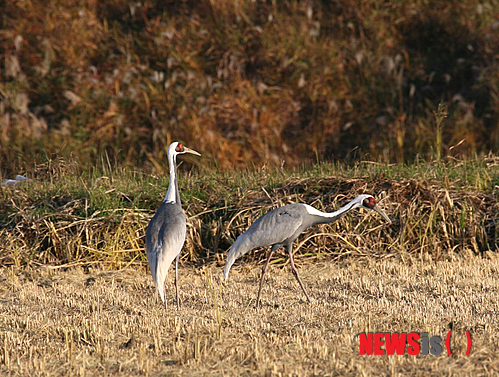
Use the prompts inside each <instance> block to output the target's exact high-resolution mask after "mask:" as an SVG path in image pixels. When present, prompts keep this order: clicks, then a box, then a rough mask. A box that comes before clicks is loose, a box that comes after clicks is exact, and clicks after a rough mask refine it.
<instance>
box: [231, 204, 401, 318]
mask: <svg viewBox="0 0 499 377" xmlns="http://www.w3.org/2000/svg"><path fill="white" fill-rule="evenodd" d="M354 208H365V209H373V210H375V211H376V212H378V213H379V214H380V215H381V216H383V218H384V219H385V220H386V221H388V222H389V223H391V220H390V218H389V217H388V216H387V215H386V214H385V213H384V212H383V211H382V210H381V209H379V208H378V207H376V200H375V199H374V198H373V197H372V196H371V195H366V194H364V195H359V196H357V197H356V198H355V199H354V200H352V201H351V202H350V203H348V204H346V205H345V206H343V207H341V208H340V209H339V210H337V211H335V212H331V213H326V212H321V211H319V210H318V209H315V208H314V207H312V206H309V205H308V204H302V203H294V204H288V205H285V206H283V207H280V208H276V209H273V210H272V211H270V212H267V213H266V214H265V215H263V216H261V217H260V218H258V219H257V220H256V221H255V222H254V223H253V224H252V225H251V226H250V227H249V228H248V230H247V231H246V232H244V233H243V234H241V235H240V236H239V237H237V240H236V242H234V244H233V245H232V246H231V248H230V250H229V254H228V255H227V261H226V263H225V268H224V278H225V279H228V277H229V271H230V268H231V267H232V265H233V264H234V262H235V260H236V259H237V258H239V257H241V256H243V255H244V254H246V253H247V252H249V251H251V250H253V249H255V248H257V247H263V246H270V245H271V246H272V248H271V249H270V254H269V256H268V258H267V261H266V262H265V264H264V265H263V268H262V276H261V278H260V287H259V288H258V296H257V298H256V307H257V308H258V307H259V305H260V293H261V291H262V284H263V278H264V276H265V272H266V271H267V267H268V264H269V262H270V258H272V254H274V252H275V251H276V250H278V249H279V248H281V247H285V248H286V249H287V251H288V253H289V261H290V264H291V271H292V272H293V275H294V276H295V278H296V280H297V281H298V284H300V287H301V289H302V290H303V293H305V296H306V297H307V300H308V301H309V302H310V297H309V295H308V293H307V291H306V289H305V286H304V285H303V283H302V281H301V279H300V277H299V276H298V271H297V270H296V266H295V262H294V260H293V242H294V240H295V239H296V238H298V236H299V235H300V234H301V233H302V232H303V231H304V230H305V229H307V228H309V227H311V226H313V225H318V224H327V223H332V222H334V221H336V220H338V219H339V218H340V217H342V216H343V215H345V214H346V213H347V212H349V211H351V210H352V209H354Z"/></svg>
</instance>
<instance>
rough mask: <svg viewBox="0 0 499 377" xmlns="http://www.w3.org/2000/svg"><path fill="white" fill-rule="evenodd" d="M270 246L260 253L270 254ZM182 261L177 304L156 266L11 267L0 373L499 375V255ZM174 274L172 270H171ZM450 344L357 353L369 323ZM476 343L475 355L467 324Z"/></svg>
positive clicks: (6, 272) (372, 328) (1, 306)
mask: <svg viewBox="0 0 499 377" xmlns="http://www.w3.org/2000/svg"><path fill="white" fill-rule="evenodd" d="M263 257H264V256H263V255H262V258H263ZM297 265H298V268H299V272H300V275H301V278H302V280H303V282H304V284H305V286H306V287H307V289H308V292H309V294H310V296H311V297H312V303H307V302H306V301H305V297H304V295H303V292H302V291H301V290H300V287H299V286H298V284H297V283H296V281H295V279H294V277H293V275H292V274H291V272H290V268H289V264H285V265H272V266H270V267H269V270H268V275H267V279H266V283H265V285H264V289H263V292H262V305H261V308H260V309H259V310H256V309H255V308H254V306H255V298H256V293H257V289H258V281H259V274H260V268H261V264H259V265H255V264H251V265H246V264H244V263H238V264H236V266H235V267H234V268H233V269H232V270H231V277H230V280H229V281H228V282H227V283H224V282H222V279H221V278H222V267H219V266H207V267H206V266H205V267H202V268H194V267H187V266H182V267H181V269H180V287H181V303H182V304H181V308H180V309H179V310H177V308H176V306H175V305H174V304H175V297H174V289H173V273H170V276H169V277H168V280H167V282H168V283H167V299H168V302H167V305H166V307H165V306H164V305H163V304H162V303H160V302H159V301H158V300H157V299H156V295H155V292H154V289H153V284H152V279H151V277H150V275H149V273H148V271H147V269H146V266H145V265H143V266H142V265H139V266H135V267H133V268H132V267H130V268H128V269H125V270H121V271H106V270H105V269H104V268H102V267H98V268H97V267H95V268H92V267H91V268H83V267H81V266H79V267H73V268H69V269H65V270H64V269H61V268H59V269H51V268H47V267H42V268H38V269H16V268H3V269H0V373H1V374H4V375H12V376H25V375H30V376H69V375H73V376H108V375H130V376H136V375H147V376H163V375H179V376H180V375H182V376H198V375H203V376H204V375H217V376H218V375H227V376H229V375H246V376H249V375H267V376H310V375H320V376H333V375H335V376H336V375H338V376H339V375H341V376H343V375H347V376H349V375H350V376H364V375H365V376H368V375H393V376H395V375H400V376H403V375H413V376H414V375H421V376H422V375H425V376H432V375H435V376H436V375H453V376H459V375H462V376H465V375H466V376H469V375H472V374H475V375H480V376H485V375H497V374H499V357H498V355H499V333H498V328H499V288H498V287H499V274H498V272H499V257H497V256H495V255H493V254H491V255H488V256H486V257H485V258H481V257H476V256H472V255H471V254H470V255H469V256H466V257H456V258H455V260H453V261H445V262H438V263H435V262H431V261H424V260H420V259H413V258H411V257H407V258H404V260H399V259H394V258H391V259H385V260H383V259H364V260H359V259H353V258H351V259H349V260H346V261H342V262H335V261H331V260H324V259H323V260H318V261H316V262H312V261H311V260H308V261H306V262H304V261H303V260H297ZM170 272H172V271H170ZM449 330H452V336H451V349H452V355H451V356H448V355H447V352H446V349H445V348H444V350H443V351H442V353H441V354H440V355H439V356H433V355H431V354H430V355H422V354H421V353H420V354H418V355H415V356H411V355H408V354H406V355H399V356H397V355H395V356H387V355H378V356H376V355H371V356H367V355H363V356H361V355H359V352H360V345H359V333H363V332H390V333H393V332H398V333H404V332H405V333H409V332H417V333H419V334H421V333H423V332H428V333H429V336H430V337H431V336H440V337H441V338H442V339H444V342H445V338H446V336H447V334H448V331H449ZM465 331H469V333H470V334H471V338H472V347H471V351H470V354H469V355H468V356H466V355H465V353H466V345H467V342H466V335H465V334H466V333H465Z"/></svg>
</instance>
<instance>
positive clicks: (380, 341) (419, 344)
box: [359, 331, 471, 355]
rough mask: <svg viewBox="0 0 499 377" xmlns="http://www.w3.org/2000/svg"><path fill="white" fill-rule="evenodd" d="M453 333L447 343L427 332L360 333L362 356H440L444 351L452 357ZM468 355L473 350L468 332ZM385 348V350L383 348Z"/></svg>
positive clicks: (446, 339)
mask: <svg viewBox="0 0 499 377" xmlns="http://www.w3.org/2000/svg"><path fill="white" fill-rule="evenodd" d="M450 339H451V331H449V332H448V333H447V336H446V338H445V343H442V342H443V339H442V338H441V337H440V336H438V335H434V336H432V337H430V336H429V334H428V333H427V332H424V333H422V334H421V336H420V335H419V334H418V333H417V332H410V333H389V332H387V333H384V332H375V333H372V332H370V333H360V334H359V343H360V354H361V355H395V354H397V355H406V354H408V355H418V354H420V353H421V354H422V355H440V354H441V353H442V351H443V349H444V347H445V348H446V350H447V354H448V355H451V354H452V351H451V347H450ZM466 340H467V347H466V355H469V353H470V350H471V335H470V333H469V332H468V331H466ZM383 347H384V348H383Z"/></svg>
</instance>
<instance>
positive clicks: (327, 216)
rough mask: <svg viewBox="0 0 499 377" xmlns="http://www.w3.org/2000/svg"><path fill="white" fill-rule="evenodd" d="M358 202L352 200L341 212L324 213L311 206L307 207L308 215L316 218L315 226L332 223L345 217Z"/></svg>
mask: <svg viewBox="0 0 499 377" xmlns="http://www.w3.org/2000/svg"><path fill="white" fill-rule="evenodd" d="M356 204H357V203H356V201H355V200H352V201H351V202H350V203H348V204H346V205H344V206H343V207H341V208H340V209H339V210H337V211H334V212H322V211H319V210H318V209H315V208H314V207H311V206H309V205H307V206H306V208H307V211H308V213H310V214H311V215H313V216H314V217H315V221H314V223H315V224H327V223H332V222H334V221H336V220H338V219H339V218H341V217H343V216H344V215H345V214H346V213H347V212H349V211H350V210H352V209H353V208H355V205H356Z"/></svg>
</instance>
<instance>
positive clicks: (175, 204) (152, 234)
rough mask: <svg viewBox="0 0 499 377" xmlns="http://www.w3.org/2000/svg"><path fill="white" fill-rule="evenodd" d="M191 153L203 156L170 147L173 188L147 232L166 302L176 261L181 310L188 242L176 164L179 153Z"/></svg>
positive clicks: (154, 274) (159, 287) (151, 261)
mask: <svg viewBox="0 0 499 377" xmlns="http://www.w3.org/2000/svg"><path fill="white" fill-rule="evenodd" d="M184 153H192V154H195V155H197V156H201V155H200V154H199V153H198V152H196V151H194V150H192V149H189V148H187V147H185V146H184V145H182V144H181V143H178V142H173V143H171V144H170V146H169V147H168V152H167V155H168V164H169V166H170V185H169V186H168V192H167V193H166V197H165V200H163V204H161V206H160V207H159V209H158V210H157V211H156V214H155V215H154V217H153V218H152V219H151V222H150V223H149V225H148V226H147V230H146V252H147V260H148V261H149V268H150V269H151V274H152V280H153V281H154V286H155V287H156V289H157V292H159V295H160V296H161V300H162V301H163V302H165V280H166V276H167V275H168V269H169V268H170V265H171V264H172V262H173V259H175V293H176V299H177V308H178V307H180V301H179V297H178V260H179V257H180V251H181V250H182V246H183V245H184V242H185V235H186V232H187V221H186V218H185V215H184V212H183V211H182V203H181V202H180V193H179V191H178V180H177V161H176V157H177V155H179V154H184Z"/></svg>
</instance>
